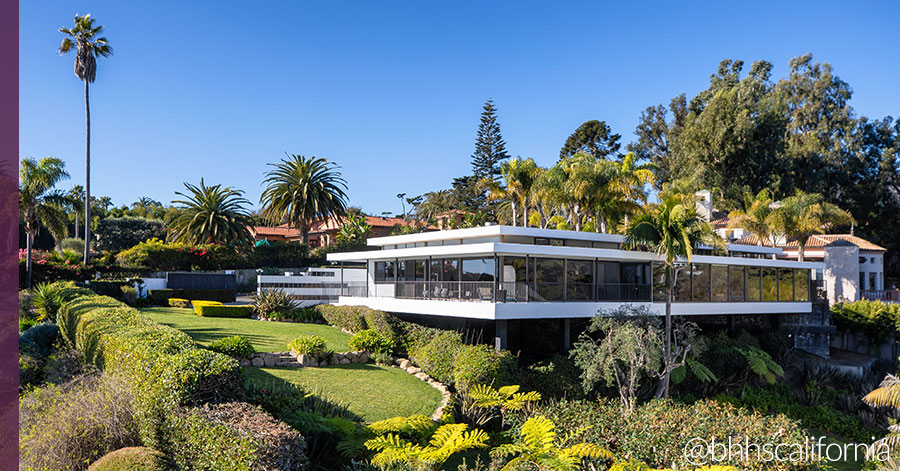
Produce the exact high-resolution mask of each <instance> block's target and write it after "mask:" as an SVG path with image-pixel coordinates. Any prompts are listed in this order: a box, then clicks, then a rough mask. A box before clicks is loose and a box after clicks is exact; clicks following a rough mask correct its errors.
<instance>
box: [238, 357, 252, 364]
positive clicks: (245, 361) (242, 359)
mask: <svg viewBox="0 0 900 471" xmlns="http://www.w3.org/2000/svg"><path fill="white" fill-rule="evenodd" d="M239 363H240V364H241V366H250V360H248V359H246V358H241V360H240V362H239Z"/></svg>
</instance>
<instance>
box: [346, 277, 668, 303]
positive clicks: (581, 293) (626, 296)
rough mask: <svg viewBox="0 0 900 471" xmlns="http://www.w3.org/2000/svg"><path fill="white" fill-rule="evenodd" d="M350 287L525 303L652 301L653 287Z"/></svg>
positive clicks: (349, 292) (404, 295)
mask: <svg viewBox="0 0 900 471" xmlns="http://www.w3.org/2000/svg"><path fill="white" fill-rule="evenodd" d="M374 288H375V289H374V290H372V289H369V287H367V286H366V285H364V284H360V285H352V284H351V285H346V286H344V287H343V290H342V295H343V296H351V297H370V298H397V299H425V300H436V301H482V302H495V303H524V302H616V301H624V302H650V301H651V289H650V285H638V284H626V283H600V284H595V283H568V284H567V285H566V284H564V283H559V282H554V283H524V282H500V283H495V282H493V281H397V282H394V283H376V284H375V285H374Z"/></svg>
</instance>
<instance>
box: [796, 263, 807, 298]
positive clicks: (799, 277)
mask: <svg viewBox="0 0 900 471" xmlns="http://www.w3.org/2000/svg"><path fill="white" fill-rule="evenodd" d="M794 301H809V270H800V269H798V270H794Z"/></svg>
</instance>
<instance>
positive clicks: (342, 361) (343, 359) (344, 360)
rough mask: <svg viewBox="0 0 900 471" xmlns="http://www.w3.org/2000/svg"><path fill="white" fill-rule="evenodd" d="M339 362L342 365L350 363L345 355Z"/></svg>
mask: <svg viewBox="0 0 900 471" xmlns="http://www.w3.org/2000/svg"><path fill="white" fill-rule="evenodd" d="M341 364H342V365H349V364H350V359H349V358H346V357H344V358H341Z"/></svg>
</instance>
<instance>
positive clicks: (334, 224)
mask: <svg viewBox="0 0 900 471" xmlns="http://www.w3.org/2000/svg"><path fill="white" fill-rule="evenodd" d="M366 224H368V225H370V226H372V227H394V226H411V225H421V224H423V223H422V222H421V221H417V220H411V221H407V220H406V219H403V218H391V217H384V216H366ZM342 225H343V224H338V220H337V219H335V218H329V219H320V220H318V221H315V222H313V223H312V224H310V228H309V232H310V233H311V234H312V233H316V232H327V231H336V230H339V229H340V228H341V226H342ZM428 228H429V229H436V228H435V227H433V226H428Z"/></svg>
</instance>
